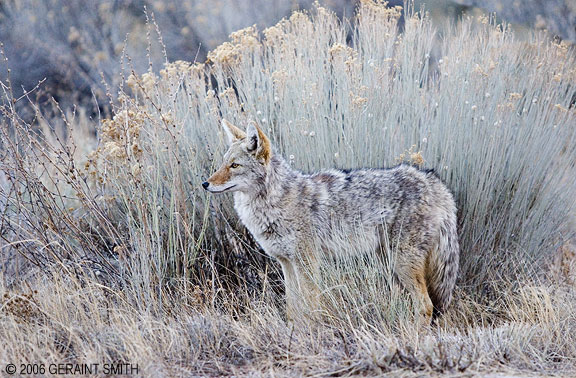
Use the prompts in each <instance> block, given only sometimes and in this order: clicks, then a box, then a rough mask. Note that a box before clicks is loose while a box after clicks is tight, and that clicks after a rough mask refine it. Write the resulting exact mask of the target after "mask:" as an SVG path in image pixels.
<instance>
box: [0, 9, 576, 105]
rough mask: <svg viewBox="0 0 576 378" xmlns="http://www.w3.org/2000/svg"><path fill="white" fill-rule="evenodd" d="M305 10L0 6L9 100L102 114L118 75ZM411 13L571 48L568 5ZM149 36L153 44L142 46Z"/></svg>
mask: <svg viewBox="0 0 576 378" xmlns="http://www.w3.org/2000/svg"><path fill="white" fill-rule="evenodd" d="M388 3H389V5H390V6H395V5H403V3H404V1H403V0H390V1H389V2H388ZM312 4H313V0H98V1H74V0H4V1H2V2H0V42H2V43H3V44H4V49H5V53H6V56H7V57H8V58H9V60H10V63H9V67H10V68H11V69H12V72H11V81H12V86H13V88H14V90H15V91H16V93H15V96H17V97H18V96H20V94H21V93H23V92H22V91H23V90H30V89H32V88H34V87H35V86H36V85H37V84H38V82H40V81H42V80H45V81H44V82H43V85H42V86H41V88H40V90H39V91H36V92H35V96H36V98H35V100H36V101H38V102H40V103H46V102H48V103H50V102H51V99H52V98H54V99H55V100H56V101H58V102H59V103H60V105H61V107H62V108H68V107H70V106H72V105H73V104H76V105H83V106H85V107H89V108H90V109H91V112H92V114H94V113H95V112H97V111H102V110H106V109H108V108H107V106H106V105H107V103H108V101H107V100H106V94H107V92H108V94H109V95H110V94H111V95H112V96H115V93H116V91H115V90H111V91H110V90H107V88H115V87H116V86H117V85H118V84H119V82H120V81H121V80H122V75H121V72H122V71H123V70H126V68H129V69H132V68H133V69H134V70H135V71H136V72H137V73H140V74H141V73H144V72H146V71H147V70H149V69H150V67H154V68H153V70H155V71H158V70H160V69H161V68H162V66H163V63H164V62H165V61H166V59H167V60H168V61H175V60H185V61H189V62H195V61H196V62H203V61H204V60H205V59H206V55H207V53H208V51H210V50H212V49H214V48H215V47H216V46H218V45H219V44H220V43H222V42H224V41H225V40H227V38H228V35H229V34H230V33H231V32H233V31H235V30H239V29H242V28H245V27H248V26H252V25H257V27H258V29H259V30H263V29H264V28H265V27H268V26H271V25H274V24H276V23H277V22H278V21H279V20H280V19H282V18H283V17H287V16H289V15H290V13H291V12H292V11H294V10H297V9H309V8H310V7H311V6H312ZM322 4H323V5H324V6H327V7H328V8H330V9H332V10H334V11H335V12H336V13H337V14H338V15H339V16H340V17H342V16H346V15H348V16H350V15H352V14H353V13H354V7H355V6H356V1H354V0H326V1H323V2H322ZM415 9H416V10H418V9H425V10H427V11H430V14H431V17H432V19H433V20H434V21H435V22H436V25H437V26H438V27H441V26H442V25H443V24H445V23H447V22H453V21H455V20H457V18H458V17H460V16H461V15H462V14H463V13H468V14H477V13H481V12H484V11H486V12H496V13H497V14H498V16H499V17H502V20H503V21H506V22H511V23H515V24H517V25H518V27H520V28H526V27H534V28H538V29H547V30H549V31H550V32H551V33H552V34H553V35H556V36H558V37H559V38H561V39H565V40H568V41H571V42H574V41H576V29H575V26H576V2H575V1H573V0H529V1H518V0H488V1H479V0H417V1H416V2H415ZM147 20H148V21H149V23H148V24H147ZM151 29H152V30H151ZM154 29H157V30H154ZM521 30H522V32H523V33H526V32H528V29H521ZM156 31H160V33H161V37H158V35H157V33H156ZM151 34H152V38H154V39H158V38H161V42H162V43H160V44H155V43H153V44H151V45H149V40H150V38H149V37H150V35H151ZM162 45H164V46H165V51H163V47H162ZM121 61H122V62H123V64H119V63H120V62H121ZM0 75H2V76H3V77H5V75H6V67H2V68H0Z"/></svg>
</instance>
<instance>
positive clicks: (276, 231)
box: [234, 193, 295, 258]
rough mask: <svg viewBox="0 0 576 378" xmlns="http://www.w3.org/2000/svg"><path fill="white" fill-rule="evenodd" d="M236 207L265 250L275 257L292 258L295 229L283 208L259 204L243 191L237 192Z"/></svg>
mask: <svg viewBox="0 0 576 378" xmlns="http://www.w3.org/2000/svg"><path fill="white" fill-rule="evenodd" d="M234 209H235V210H236V212H237V213H238V217H239V218H240V220H241V221H242V224H244V226H246V228H247V229H248V231H250V233H251V234H252V236H254V238H255V239H256V241H257V242H258V244H260V246H261V247H262V249H264V251H265V252H266V253H267V254H269V255H270V256H272V257H275V258H290V257H292V256H293V255H294V248H292V247H291V246H292V245H293V242H294V239H295V230H294V229H290V228H291V227H290V226H289V224H290V222H289V221H288V220H287V219H286V218H285V216H284V215H283V214H282V213H283V211H282V210H281V209H274V208H269V207H264V206H259V204H258V203H254V202H251V201H250V200H248V199H247V198H245V197H244V196H243V194H242V193H236V194H235V198H234Z"/></svg>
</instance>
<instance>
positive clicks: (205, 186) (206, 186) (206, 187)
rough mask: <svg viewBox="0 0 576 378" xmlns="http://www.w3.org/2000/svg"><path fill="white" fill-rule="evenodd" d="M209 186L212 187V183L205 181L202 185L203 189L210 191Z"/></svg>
mask: <svg viewBox="0 0 576 378" xmlns="http://www.w3.org/2000/svg"><path fill="white" fill-rule="evenodd" d="M208 185H210V183H209V182H208V181H204V182H203V183H202V187H203V188H204V189H208Z"/></svg>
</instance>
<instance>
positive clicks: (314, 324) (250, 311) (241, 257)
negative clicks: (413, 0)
mask: <svg viewBox="0 0 576 378" xmlns="http://www.w3.org/2000/svg"><path fill="white" fill-rule="evenodd" d="M399 18H400V11H399V9H394V8H393V9H390V8H386V7H385V6H384V5H382V4H379V3H374V2H369V1H364V2H362V3H361V5H360V6H359V8H358V11H357V14H356V17H355V18H354V19H353V20H352V21H350V23H343V22H340V21H339V20H338V19H337V18H336V17H335V16H334V15H333V14H332V13H331V12H329V11H327V10H325V9H324V8H321V7H318V8H317V9H316V10H315V11H313V12H312V13H311V14H307V13H294V14H293V15H292V16H291V17H290V18H289V19H286V20H283V21H281V22H280V23H279V24H278V25H276V26H274V27H272V28H268V29H265V30H263V31H262V32H261V33H260V32H258V31H257V30H256V29H254V28H248V29H243V30H240V31H238V32H235V33H232V35H231V36H230V42H227V43H224V44H222V45H220V46H219V47H218V48H216V49H215V50H213V51H212V52H210V53H209V54H208V60H209V61H208V62H207V63H206V64H198V63H196V64H190V63H186V62H181V61H179V62H174V63H169V64H167V65H166V66H165V67H164V68H163V69H162V70H161V71H160V72H159V74H155V73H154V72H153V71H150V72H146V73H144V74H142V75H141V74H138V73H137V72H135V71H131V72H126V73H125V75H124V77H125V81H124V87H123V88H124V91H123V92H122V93H121V94H120V96H119V100H118V101H117V102H115V103H113V107H114V114H115V115H114V117H113V118H111V119H106V120H103V121H102V122H101V124H100V125H99V126H98V133H97V136H96V138H94V137H90V134H87V135H86V134H82V130H86V128H88V127H90V125H91V122H90V120H89V119H88V118H87V117H85V116H83V115H82V114H81V113H70V114H66V112H64V111H63V112H62V117H61V121H59V123H60V125H61V127H59V126H58V124H56V123H55V122H54V121H53V120H50V118H48V117H43V115H42V113H41V112H40V110H39V109H38V112H37V117H38V118H37V123H38V124H40V125H42V127H31V125H29V124H27V123H26V122H24V121H23V120H22V119H20V118H19V116H18V112H17V109H16V108H15V105H14V103H15V101H13V99H14V98H13V96H12V95H11V93H10V83H9V81H7V79H6V78H5V79H4V85H3V88H4V102H3V104H2V112H3V123H2V128H1V129H0V130H1V132H2V141H1V142H0V143H1V147H2V149H1V151H2V152H1V153H2V163H1V165H0V168H1V174H0V183H1V185H0V205H1V208H0V210H1V211H2V214H3V215H2V224H1V226H0V237H1V238H2V240H3V244H2V245H1V248H2V253H3V255H4V256H5V259H4V260H3V262H2V263H3V267H4V269H3V271H4V272H5V273H4V281H5V284H4V285H5V286H4V287H3V292H4V293H6V295H5V296H4V299H3V300H2V304H1V309H2V310H1V312H0V316H2V317H3V321H4V322H5V324H6V327H4V328H2V329H1V330H0V335H1V336H0V337H1V340H3V341H4V344H6V345H8V347H7V348H6V349H4V351H2V352H0V363H8V362H14V361H16V362H19V361H24V360H25V361H28V362H44V363H49V362H64V361H71V362H81V363H86V362H92V361H111V360H117V359H119V360H122V361H126V362H132V363H136V362H139V363H141V364H142V365H141V366H142V369H144V372H145V374H165V375H170V374H183V375H186V374H191V375H192V374H206V375H207V374H209V375H212V374H246V373H248V372H249V371H257V372H260V373H263V374H282V375H283V374H287V375H289V374H310V375H313V374H334V375H349V374H380V373H390V374H397V373H405V374H408V373H410V372H415V373H416V374H422V373H424V374H427V373H432V372H438V373H439V372H450V373H459V372H461V371H468V372H483V371H487V370H490V369H494V368H497V369H500V370H504V371H516V372H517V371H519V370H520V371H531V372H536V371H547V372H559V373H567V372H573V371H574V359H575V358H576V350H575V348H574V345H576V344H575V341H576V340H574V336H573V335H574V334H576V332H575V331H576V319H575V318H574V310H575V308H574V303H575V302H574V290H573V287H570V286H568V285H567V284H565V282H564V281H561V280H557V281H552V280H551V279H550V278H549V277H548V276H549V275H548V272H550V268H551V266H550V265H552V264H551V262H552V261H560V263H561V262H562V261H563V260H562V256H561V255H560V251H564V252H563V253H566V251H568V250H569V248H568V247H567V245H568V242H569V241H570V237H571V232H572V231H573V224H571V222H573V220H574V204H575V203H574V201H575V198H576V196H575V192H576V188H575V185H574V180H573V177H574V169H575V166H574V161H576V147H575V146H576V143H574V142H575V131H576V128H575V125H576V112H575V111H574V93H575V92H574V81H575V79H576V69H575V68H574V67H576V64H575V63H576V62H575V56H574V53H573V51H572V50H571V49H570V48H569V47H568V46H567V45H565V44H558V43H553V42H550V41H548V40H546V39H545V38H544V37H542V36H539V35H534V36H533V37H532V39H531V40H530V41H528V42H519V41H517V40H516V39H515V37H514V35H513V34H512V33H511V32H509V31H508V30H507V28H506V27H505V26H500V25H494V24H493V23H491V22H490V20H487V19H480V20H472V19H464V20H462V22H461V23H459V24H458V25H457V26H455V27H453V28H452V29H451V31H450V33H448V34H446V35H444V36H443V39H442V40H440V41H439V40H438V39H437V38H435V34H434V28H433V27H432V25H431V24H430V21H429V20H428V18H427V17H421V16H419V15H413V16H411V15H408V16H407V19H406V22H405V24H404V28H403V31H402V32H401V33H399V31H398V20H399ZM19 101H26V98H23V99H20V100H19ZM16 102H17V101H16ZM57 111H58V109H57ZM222 117H225V118H227V119H230V120H232V121H234V122H235V123H238V124H241V125H242V124H246V123H247V122H248V120H256V121H257V122H259V123H260V125H261V126H262V127H263V128H264V129H265V131H266V132H267V133H268V134H269V135H270V136H271V139H272V141H273V143H274V145H275V146H276V147H277V150H278V153H281V154H283V156H285V157H286V158H287V159H288V160H289V161H290V163H291V164H292V165H293V166H294V167H295V168H298V169H302V170H304V171H311V170H315V169H319V168H323V167H334V166H336V167H340V168H355V167H360V166H362V167H366V166H368V167H382V166H389V165H394V164H396V163H398V162H399V161H400V160H413V161H414V162H415V163H417V164H421V165H423V166H425V167H429V168H434V169H435V170H436V171H437V173H438V174H439V176H440V177H441V178H442V179H443V180H444V181H445V182H446V183H447V184H448V186H449V187H450V188H451V189H452V190H453V191H454V193H455V196H456V199H457V203H458V207H459V219H460V241H461V246H462V258H461V260H462V264H461V274H460V279H459V283H458V289H457V293H456V299H455V301H454V305H453V306H452V308H451V309H450V310H449V311H448V312H447V313H446V314H445V316H444V317H443V318H442V319H441V321H440V322H439V323H438V324H437V325H435V326H434V327H433V328H432V329H430V330H426V331H424V332H419V331H418V330H417V329H416V327H414V323H413V320H412V319H411V317H410V311H409V301H407V300H406V297H405V295H403V294H402V292H401V291H400V290H398V289H397V288H394V287H392V288H390V287H386V285H385V283H383V282H382V281H381V277H380V276H381V273H382V272H383V271H385V269H386V261H380V260H378V259H377V256H372V257H370V256H368V257H369V258H365V259H355V260H344V261H334V262H332V265H330V266H327V267H326V268H325V270H324V273H323V275H322V276H321V277H320V278H321V280H323V281H321V282H320V283H321V285H323V286H322V288H323V293H324V297H323V300H324V302H325V307H324V313H323V317H321V318H320V319H319V320H317V321H309V322H308V323H309V324H305V325H302V324H298V326H295V325H294V324H290V323H286V322H285V321H284V320H283V319H284V318H283V305H282V293H281V290H282V289H281V277H280V275H279V273H278V269H277V267H276V266H275V264H274V262H272V261H270V260H269V259H268V258H267V257H266V256H265V255H264V254H263V252H262V251H260V250H259V249H258V246H257V245H256V244H255V243H254V241H253V240H252V239H251V238H250V236H249V235H248V234H247V232H246V230H245V229H244V228H243V226H242V225H241V224H240V223H239V221H238V220H237V217H236V215H235V213H234V210H233V208H232V202H231V198H230V197H228V196H220V197H216V198H212V197H210V196H208V195H207V194H206V193H205V192H204V191H203V190H202V189H201V187H200V186H199V183H201V182H202V181H203V179H204V178H205V177H206V176H207V175H208V174H209V173H210V171H212V170H213V169H214V167H215V166H217V165H218V164H219V159H220V157H221V155H222V154H223V152H224V150H225V148H226V146H225V143H224V140H223V136H222V133H221V130H220V129H219V128H218V125H219V123H220V122H219V121H220V119H221V118H222ZM82 124H85V125H86V127H84V128H83V127H82V126H81V125H82ZM560 247H563V248H560ZM6 257H8V258H6ZM564 261H566V260H564ZM560 270H561V269H560ZM326 272H327V273H326ZM379 273H380V275H379ZM14 277H18V278H22V277H25V278H27V280H26V282H28V285H29V286H26V285H25V284H23V283H21V282H22V280H21V279H20V280H15V279H14ZM16 362H14V363H16Z"/></svg>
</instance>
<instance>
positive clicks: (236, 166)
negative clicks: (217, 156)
mask: <svg viewBox="0 0 576 378" xmlns="http://www.w3.org/2000/svg"><path fill="white" fill-rule="evenodd" d="M239 166H240V164H236V163H232V164H230V168H238V167H239Z"/></svg>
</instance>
